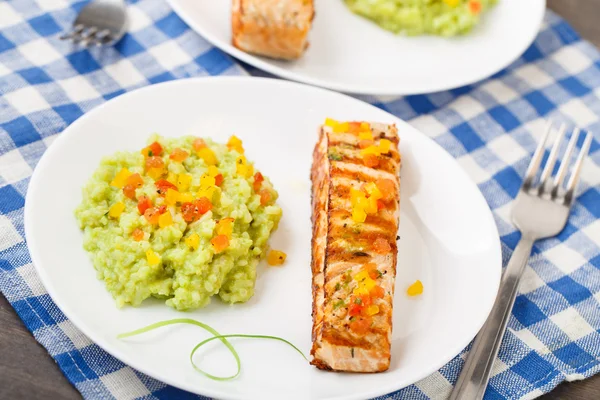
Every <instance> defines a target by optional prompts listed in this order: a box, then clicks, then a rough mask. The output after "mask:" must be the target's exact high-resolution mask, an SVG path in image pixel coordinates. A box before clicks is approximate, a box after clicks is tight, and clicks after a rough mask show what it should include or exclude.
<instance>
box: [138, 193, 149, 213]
mask: <svg viewBox="0 0 600 400" xmlns="http://www.w3.org/2000/svg"><path fill="white" fill-rule="evenodd" d="M150 207H152V201H150V199H149V198H148V197H146V196H140V198H139V199H138V211H139V212H140V215H144V213H145V212H146V210H147V209H149V208H150Z"/></svg>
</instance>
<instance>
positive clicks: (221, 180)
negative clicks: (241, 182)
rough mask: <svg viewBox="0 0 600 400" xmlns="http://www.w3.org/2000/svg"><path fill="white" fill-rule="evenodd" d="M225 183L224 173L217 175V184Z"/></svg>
mask: <svg viewBox="0 0 600 400" xmlns="http://www.w3.org/2000/svg"><path fill="white" fill-rule="evenodd" d="M222 184H223V174H217V175H215V185H217V186H221V185H222Z"/></svg>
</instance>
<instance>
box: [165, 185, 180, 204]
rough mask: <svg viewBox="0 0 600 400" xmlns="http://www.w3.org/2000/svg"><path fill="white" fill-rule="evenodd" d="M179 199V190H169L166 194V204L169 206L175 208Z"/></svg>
mask: <svg viewBox="0 0 600 400" xmlns="http://www.w3.org/2000/svg"><path fill="white" fill-rule="evenodd" d="M178 199H179V192H178V191H177V190H174V189H171V188H168V189H167V193H165V203H167V205H168V206H174V205H175V204H176V203H177V200H178Z"/></svg>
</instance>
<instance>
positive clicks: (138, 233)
mask: <svg viewBox="0 0 600 400" xmlns="http://www.w3.org/2000/svg"><path fill="white" fill-rule="evenodd" d="M131 236H132V237H133V240H135V241H136V242H139V241H140V240H142V239H143V238H144V231H143V230H141V229H140V228H135V229H134V230H133V232H132V233H131Z"/></svg>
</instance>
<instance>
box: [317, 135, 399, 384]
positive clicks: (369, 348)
mask: <svg viewBox="0 0 600 400" xmlns="http://www.w3.org/2000/svg"><path fill="white" fill-rule="evenodd" d="M371 130H372V133H373V137H374V139H375V144H376V145H377V144H378V143H379V140H380V139H381V138H386V139H388V140H389V141H390V142H391V143H392V146H391V149H390V152H389V154H387V155H381V156H379V165H378V166H377V167H375V168H368V167H366V166H365V165H364V162H363V159H362V155H361V149H360V148H359V145H358V143H359V139H358V136H357V135H355V134H352V133H349V132H342V133H333V131H332V129H331V128H330V127H326V126H323V127H321V131H320V135H319V140H318V142H317V144H316V145H315V149H314V152H313V167H312V169H311V181H312V194H311V199H312V206H313V212H312V217H311V219H312V222H313V239H312V265H311V268H312V272H313V285H312V286H313V330H312V338H313V347H312V350H311V355H312V357H313V359H312V361H311V364H313V365H315V366H316V367H317V368H321V369H325V370H335V371H350V372H379V371H385V370H387V369H388V368H389V363H390V340H391V331H392V300H393V293H394V281H395V275H396V262H397V260H396V258H397V256H396V252H397V245H396V235H397V231H398V212H399V188H400V181H399V178H398V175H397V174H398V172H399V169H400V154H399V153H398V150H397V144H398V142H399V138H398V135H397V130H396V127H395V126H393V125H384V124H371ZM378 179H389V180H392V182H394V187H395V188H396V189H397V190H396V193H395V194H394V195H393V196H392V197H393V198H392V199H390V200H388V201H386V202H384V208H383V209H380V210H379V211H378V212H377V213H376V214H368V215H367V217H366V220H365V221H364V222H355V221H354V219H353V218H352V202H351V200H350V197H351V196H350V189H351V188H354V189H356V190H359V189H360V188H361V187H362V185H363V184H364V183H367V182H376V181H377V180H378ZM380 238H383V239H385V241H386V242H387V243H388V244H389V246H390V251H389V252H386V254H379V253H377V252H376V251H374V248H373V243H374V241H375V240H377V239H380ZM367 263H374V264H375V266H376V267H377V273H378V274H379V275H375V276H377V282H378V285H379V286H380V290H383V298H378V297H371V299H372V302H373V304H375V305H377V306H378V307H379V311H378V312H377V313H376V314H375V315H373V316H371V317H368V318H365V321H367V322H369V325H367V326H366V330H365V331H364V332H361V333H360V334H359V333H358V331H355V330H353V329H352V328H351V326H352V324H355V323H356V320H353V319H351V318H350V311H349V309H350V306H351V304H347V301H348V299H351V298H355V297H356V296H355V297H352V296H353V295H352V293H353V291H354V290H355V289H356V287H357V285H358V284H357V282H356V280H355V279H354V278H353V277H354V276H355V275H356V274H358V273H359V272H361V271H364V265H365V264H367ZM355 301H356V300H355ZM356 304H358V303H356ZM354 318H356V317H354ZM359 318H360V319H363V318H362V317H359Z"/></svg>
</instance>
